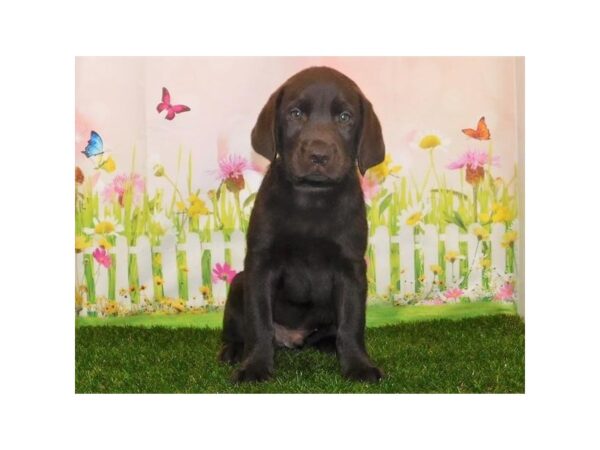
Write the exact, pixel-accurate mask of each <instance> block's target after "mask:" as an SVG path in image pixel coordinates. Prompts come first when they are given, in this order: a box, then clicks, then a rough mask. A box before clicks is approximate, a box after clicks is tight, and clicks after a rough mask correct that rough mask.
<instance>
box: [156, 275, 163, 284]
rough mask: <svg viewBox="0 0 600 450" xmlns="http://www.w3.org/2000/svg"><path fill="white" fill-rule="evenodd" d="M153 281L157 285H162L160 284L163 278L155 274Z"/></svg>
mask: <svg viewBox="0 0 600 450" xmlns="http://www.w3.org/2000/svg"><path fill="white" fill-rule="evenodd" d="M154 283H155V284H156V285H157V286H162V284H163V283H164V280H163V279H162V278H161V277H159V276H158V275H156V276H155V277H154Z"/></svg>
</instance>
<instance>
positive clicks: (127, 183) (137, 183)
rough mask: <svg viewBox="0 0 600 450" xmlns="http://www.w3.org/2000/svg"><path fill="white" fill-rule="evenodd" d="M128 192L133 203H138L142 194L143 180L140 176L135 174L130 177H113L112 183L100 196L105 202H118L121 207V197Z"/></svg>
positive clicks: (121, 175)
mask: <svg viewBox="0 0 600 450" xmlns="http://www.w3.org/2000/svg"><path fill="white" fill-rule="evenodd" d="M129 190H130V191H131V193H132V199H133V201H134V202H139V201H140V200H141V198H142V194H143V193H144V179H143V178H142V176H141V175H139V174H137V173H132V174H131V175H127V174H124V173H122V174H119V175H117V176H115V177H114V178H113V180H112V182H111V183H110V184H109V185H107V186H106V187H105V188H104V191H103V192H102V196H103V197H104V201H106V202H110V201H113V200H118V201H119V204H120V205H121V206H123V196H124V195H125V192H127V191H129Z"/></svg>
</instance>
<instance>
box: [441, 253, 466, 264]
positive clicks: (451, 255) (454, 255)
mask: <svg viewBox="0 0 600 450" xmlns="http://www.w3.org/2000/svg"><path fill="white" fill-rule="evenodd" d="M444 258H445V259H446V261H448V262H451V263H453V262H455V261H456V260H457V259H464V256H463V255H461V254H460V253H459V252H457V251H455V250H450V251H449V252H446V256H445V257H444Z"/></svg>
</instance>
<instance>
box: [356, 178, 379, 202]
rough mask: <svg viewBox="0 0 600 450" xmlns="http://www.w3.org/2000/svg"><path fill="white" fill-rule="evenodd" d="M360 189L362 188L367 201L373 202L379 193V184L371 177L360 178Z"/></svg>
mask: <svg viewBox="0 0 600 450" xmlns="http://www.w3.org/2000/svg"><path fill="white" fill-rule="evenodd" d="M360 187H361V188H362V191H363V195H364V196H365V200H371V199H372V198H373V197H375V196H376V195H377V193H378V192H379V183H377V181H376V180H373V179H371V177H360Z"/></svg>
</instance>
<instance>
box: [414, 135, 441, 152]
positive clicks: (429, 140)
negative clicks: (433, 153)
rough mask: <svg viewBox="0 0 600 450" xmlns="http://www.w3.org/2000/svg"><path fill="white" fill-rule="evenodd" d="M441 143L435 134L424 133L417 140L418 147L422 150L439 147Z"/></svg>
mask: <svg viewBox="0 0 600 450" xmlns="http://www.w3.org/2000/svg"><path fill="white" fill-rule="evenodd" d="M441 144H442V140H441V139H440V137H439V136H438V135H436V134H426V135H425V136H423V137H422V138H421V140H420V141H419V147H421V148H422V149H423V150H432V149H434V148H436V147H439V146H440V145H441Z"/></svg>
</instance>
